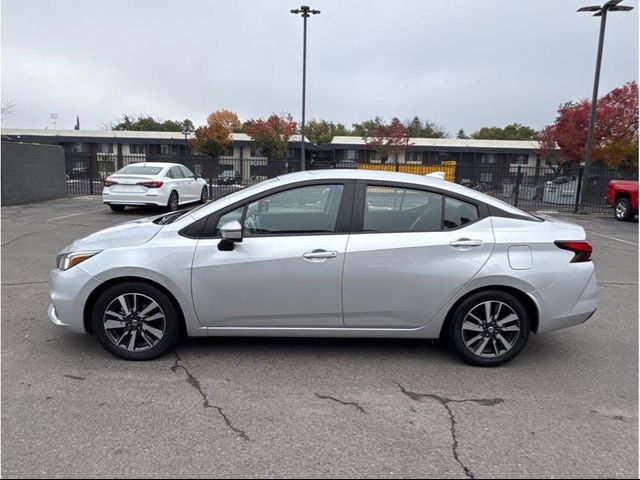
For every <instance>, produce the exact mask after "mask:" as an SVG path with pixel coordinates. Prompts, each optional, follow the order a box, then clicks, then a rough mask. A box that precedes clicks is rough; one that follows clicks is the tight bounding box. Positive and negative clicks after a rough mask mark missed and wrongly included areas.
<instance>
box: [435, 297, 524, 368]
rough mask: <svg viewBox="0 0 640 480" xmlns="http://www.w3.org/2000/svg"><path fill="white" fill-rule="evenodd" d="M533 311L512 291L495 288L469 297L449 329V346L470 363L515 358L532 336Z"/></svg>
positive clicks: (497, 362)
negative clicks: (531, 321)
mask: <svg viewBox="0 0 640 480" xmlns="http://www.w3.org/2000/svg"><path fill="white" fill-rule="evenodd" d="M529 325H530V322H529V314H528V312H527V310H526V308H525V307H524V305H523V304H522V302H521V301H520V300H518V299H517V298H516V297H514V296H513V295H510V294H509V293H506V292H502V291H498V290H491V291H484V292H478V293H475V294H473V295H471V296H469V297H468V298H466V299H465V300H464V301H463V302H462V303H461V304H460V305H459V306H458V307H457V308H456V310H455V312H454V313H453V317H452V318H451V322H450V323H449V325H448V331H447V332H446V335H447V340H448V342H449V345H450V346H451V347H452V348H453V350H454V351H456V352H457V353H458V355H460V357H462V359H463V360H465V361H466V362H467V363H470V364H472V365H476V366H481V367H496V366H498V365H502V364H504V363H507V362H509V361H510V360H512V359H513V358H515V357H516V356H517V355H518V354H519V353H520V352H521V351H522V349H523V348H524V346H525V345H526V343H527V340H528V338H529Z"/></svg>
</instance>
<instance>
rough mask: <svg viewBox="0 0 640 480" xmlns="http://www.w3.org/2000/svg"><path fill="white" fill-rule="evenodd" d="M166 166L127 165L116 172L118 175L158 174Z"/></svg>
mask: <svg viewBox="0 0 640 480" xmlns="http://www.w3.org/2000/svg"><path fill="white" fill-rule="evenodd" d="M163 168H164V167H149V166H146V165H127V166H126V167H124V168H121V169H120V170H118V171H117V172H116V175H158V174H159V173H160V172H161V171H162V169H163Z"/></svg>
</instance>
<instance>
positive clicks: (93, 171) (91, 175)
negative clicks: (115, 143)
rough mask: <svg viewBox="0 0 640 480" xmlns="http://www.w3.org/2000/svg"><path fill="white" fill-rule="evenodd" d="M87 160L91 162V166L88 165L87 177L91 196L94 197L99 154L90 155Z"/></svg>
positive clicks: (92, 153)
mask: <svg viewBox="0 0 640 480" xmlns="http://www.w3.org/2000/svg"><path fill="white" fill-rule="evenodd" d="M87 160H88V161H89V165H87V175H88V176H89V195H93V190H94V186H93V182H94V181H95V176H96V170H97V168H96V167H97V163H98V154H97V153H95V152H91V153H89V155H88V157H87Z"/></svg>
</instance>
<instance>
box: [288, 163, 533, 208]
mask: <svg viewBox="0 0 640 480" xmlns="http://www.w3.org/2000/svg"><path fill="white" fill-rule="evenodd" d="M278 179H279V180H281V181H282V182H284V183H295V182H301V181H305V180H314V179H317V180H322V179H326V180H331V179H353V180H365V181H374V182H375V181H379V182H398V183H411V184H415V185H420V186H426V187H433V188H438V189H440V190H448V191H450V192H451V193H457V194H458V195H462V196H465V197H467V198H470V199H473V200H478V201H479V202H483V203H486V204H488V205H492V206H494V207H496V208H499V209H500V210H503V211H506V212H509V213H512V214H515V215H525V216H528V217H529V216H530V215H529V214H528V213H526V212H523V211H522V210H520V209H519V208H516V207H514V206H512V205H509V204H508V203H505V202H503V201H502V200H499V199H497V198H495V197H492V196H490V195H487V194H485V193H482V192H479V191H477V190H473V189H471V188H468V187H465V186H463V185H459V184H457V183H453V182H449V181H447V180H444V179H442V178H438V177H434V176H427V175H416V174H413V173H400V172H387V171H383V170H365V169H354V168H345V169H340V168H334V169H330V170H329V169H327V170H307V171H304V172H296V173H288V174H286V175H281V176H279V177H278Z"/></svg>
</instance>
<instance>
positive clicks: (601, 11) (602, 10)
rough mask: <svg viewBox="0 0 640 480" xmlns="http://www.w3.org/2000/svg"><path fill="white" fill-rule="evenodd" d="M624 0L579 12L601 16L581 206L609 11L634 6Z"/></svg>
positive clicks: (627, 9) (620, 10)
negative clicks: (623, 3)
mask: <svg viewBox="0 0 640 480" xmlns="http://www.w3.org/2000/svg"><path fill="white" fill-rule="evenodd" d="M620 2H622V0H609V1H608V2H607V3H605V4H604V5H602V6H599V5H594V6H591V7H582V8H579V9H578V12H594V14H593V16H594V17H600V39H599V40H598V54H597V57H596V74H595V78H594V80H593V96H592V97H591V113H590V114H589V130H588V133H587V146H586V148H585V152H584V170H583V175H582V188H581V191H582V195H581V197H580V207H583V206H584V198H585V193H586V191H585V188H584V187H585V186H586V185H587V182H588V179H589V167H590V166H591V145H592V144H593V127H594V125H595V123H596V105H597V103H598V85H599V83H600V65H601V64H602V46H603V44H604V29H605V26H606V24H607V13H608V12H628V11H629V10H633V7H628V6H626V5H618V4H619V3H620Z"/></svg>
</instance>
